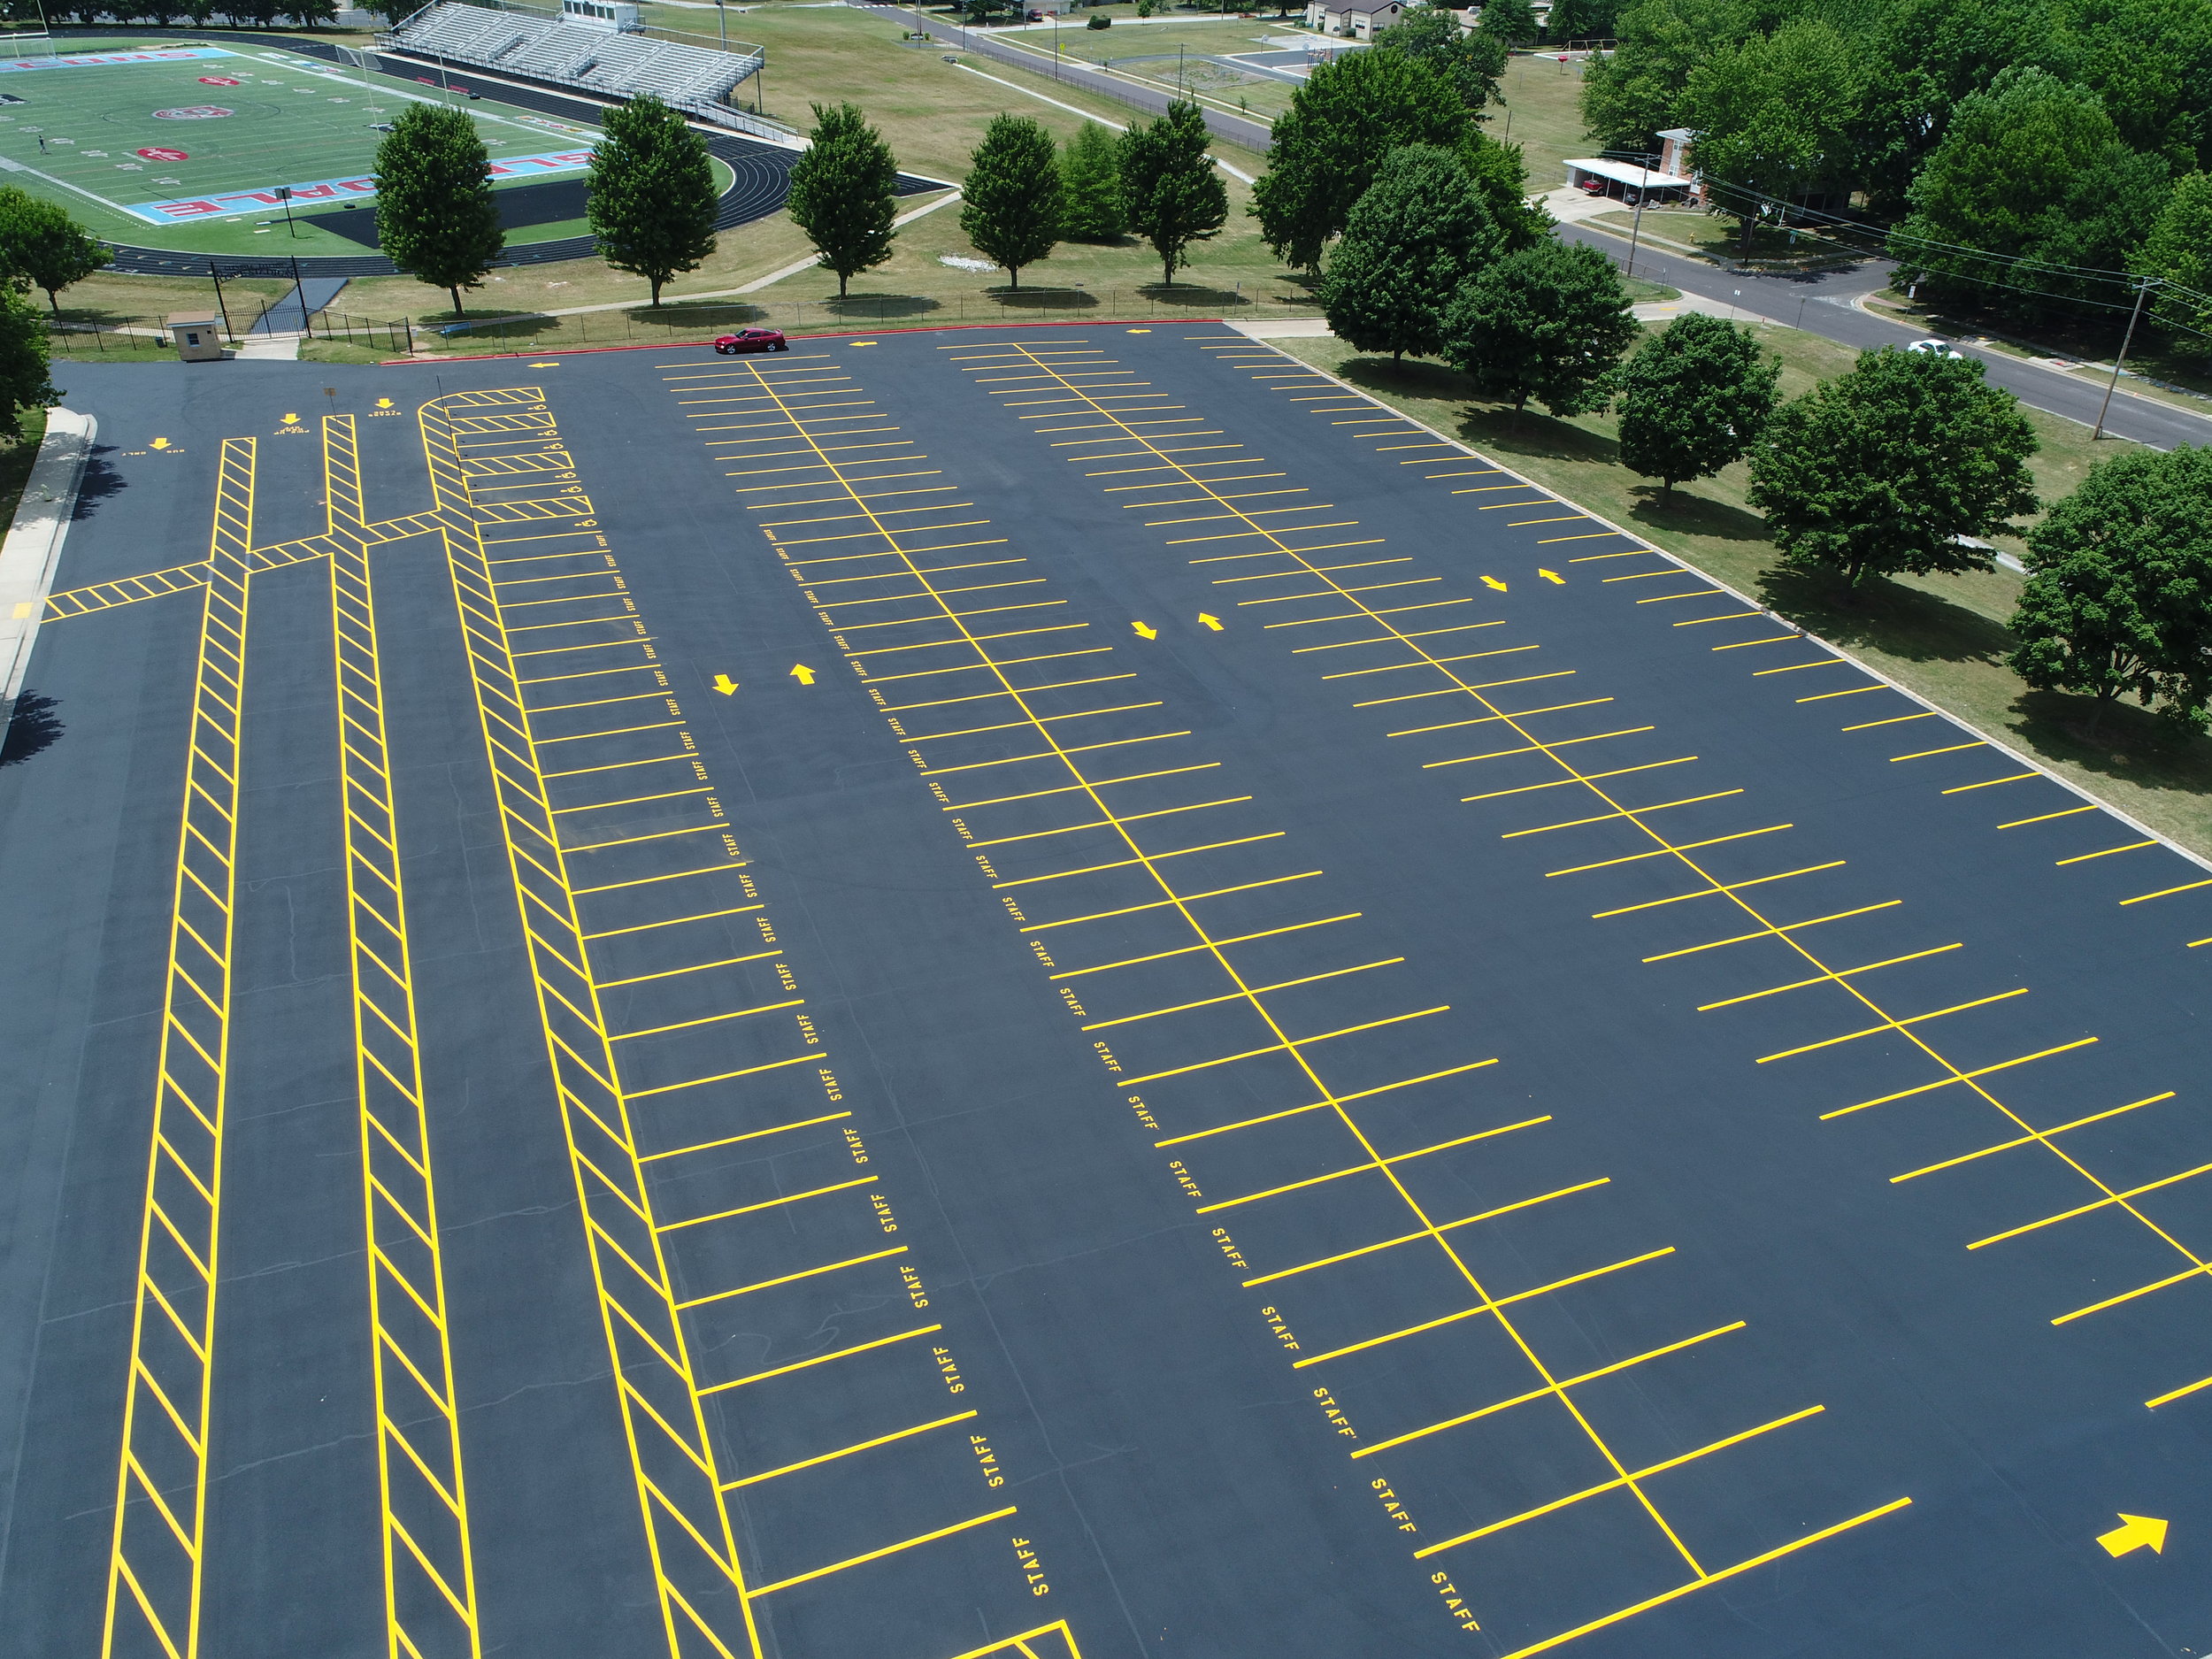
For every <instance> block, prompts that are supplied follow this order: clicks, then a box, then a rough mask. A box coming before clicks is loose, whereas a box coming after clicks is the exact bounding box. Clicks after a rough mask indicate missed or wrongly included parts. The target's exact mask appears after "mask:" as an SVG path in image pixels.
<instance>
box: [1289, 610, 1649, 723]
mask: <svg viewBox="0 0 2212 1659" xmlns="http://www.w3.org/2000/svg"><path fill="white" fill-rule="evenodd" d="M1503 626H1505V620H1504V618H1495V619H1494V620H1492V621H1489V622H1460V623H1455V624H1454V625H1452V626H1450V627H1444V628H1412V629H1401V630H1400V631H1399V632H1397V633H1395V634H1370V635H1368V636H1367V637H1366V638H1364V639H1358V640H1333V641H1330V642H1329V643H1328V644H1326V645H1294V646H1292V647H1291V648H1290V654H1291V655H1292V656H1293V657H1304V656H1307V655H1309V654H1310V653H1311V652H1314V651H1344V650H1349V649H1351V648H1352V647H1354V646H1356V645H1395V644H1397V643H1398V642H1399V641H1401V640H1426V639H1433V638H1434V637H1435V636H1436V635H1438V634H1471V633H1473V632H1474V631H1475V630H1476V629H1477V628H1502V627H1503ZM1596 701H1597V702H1600V703H1610V702H1611V701H1612V699H1611V698H1610V697H1600V698H1598V699H1596Z"/></svg>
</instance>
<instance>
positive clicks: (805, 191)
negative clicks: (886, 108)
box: [785, 104, 899, 299]
mask: <svg viewBox="0 0 2212 1659" xmlns="http://www.w3.org/2000/svg"><path fill="white" fill-rule="evenodd" d="M813 108H814V130H813V132H812V133H810V134H808V143H807V148H806V153H805V154H803V155H802V156H801V157H799V158H798V160H797V161H795V162H794V163H792V165H791V197H790V200H789V201H788V202H787V203H786V204H785V207H786V211H788V212H789V213H790V215H791V222H792V223H793V224H795V225H796V226H797V227H799V228H800V229H801V230H803V231H804V232H805V233H806V236H807V240H808V241H809V242H812V243H813V244H814V250H815V252H817V253H818V254H819V255H821V257H822V263H823V264H824V265H827V266H828V267H829V268H830V269H831V270H833V271H834V272H836V273H837V297H838V298H839V299H843V298H844V297H845V291H846V288H847V285H848V284H849V283H850V281H851V280H852V279H853V278H854V277H856V276H858V275H859V274H860V273H862V272H863V271H872V270H874V269H875V268H876V267H877V266H878V265H881V264H882V263H883V262H884V261H885V260H887V259H888V258H889V257H891V234H892V233H891V220H892V219H893V217H894V210H893V207H892V192H893V191H895V190H896V189H897V188H898V182H899V164H898V163H897V162H896V161H895V160H894V159H893V158H892V155H891V147H890V146H889V145H888V144H887V143H885V142H883V136H882V134H879V133H878V132H877V131H876V129H875V128H874V127H871V126H869V125H868V118H867V117H866V116H865V115H864V114H862V113H861V111H860V106H859V105H858V104H835V105H833V106H830V107H827V108H825V107H824V106H823V105H821V104H815V105H814V106H813Z"/></svg>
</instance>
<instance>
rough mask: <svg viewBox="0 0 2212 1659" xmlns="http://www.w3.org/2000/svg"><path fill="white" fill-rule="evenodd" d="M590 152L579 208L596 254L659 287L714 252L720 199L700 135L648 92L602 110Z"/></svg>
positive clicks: (657, 290)
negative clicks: (588, 177) (582, 206)
mask: <svg viewBox="0 0 2212 1659" xmlns="http://www.w3.org/2000/svg"><path fill="white" fill-rule="evenodd" d="M601 133H602V136H601V138H600V140H599V144H598V147H597V148H596V149H595V150H593V151H592V156H591V180H590V195H589V196H588V198H587V201H586V211H588V213H589V215H590V218H591V234H592V235H593V236H594V237H595V238H596V239H597V241H598V243H599V253H600V257H603V259H605V260H606V262H607V263H608V264H609V265H612V266H613V267H614V268H615V269H616V270H618V271H627V272H628V273H630V274H631V275H633V276H641V277H643V278H644V279H645V280H647V281H648V282H649V283H651V284H652V287H653V304H654V305H655V306H656V307H657V306H658V305H659V304H660V303H661V288H662V286H663V285H664V283H666V282H667V280H668V279H669V278H670V277H672V276H674V275H675V274H676V273H678V272H680V271H696V270H697V269H698V268H699V266H700V265H701V264H702V263H703V261H704V260H705V259H706V257H707V256H708V255H709V254H711V253H712V252H713V251H714V216H715V213H716V211H718V209H719V207H720V205H721V201H720V198H719V197H718V196H717V194H716V192H715V188H714V167H713V164H712V162H711V161H710V159H709V157H708V156H707V145H706V141H705V140H704V139H703V138H702V137H700V135H699V134H696V133H695V132H693V131H692V130H691V128H690V127H688V126H687V125H686V124H685V122H684V118H683V117H682V116H680V115H679V114H677V113H676V111H673V110H672V109H670V108H669V107H668V106H667V105H666V104H663V103H662V102H661V101H660V100H659V99H658V98H657V97H654V96H652V95H651V94H649V93H648V94H645V95H643V96H640V97H635V98H633V99H631V100H630V101H629V102H628V103H627V104H619V105H618V106H617V107H615V108H614V109H611V110H609V111H607V114H606V119H605V120H604V121H603V123H602V126H601Z"/></svg>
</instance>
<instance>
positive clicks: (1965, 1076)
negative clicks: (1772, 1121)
mask: <svg viewBox="0 0 2212 1659" xmlns="http://www.w3.org/2000/svg"><path fill="white" fill-rule="evenodd" d="M2095 1041H2097V1040H2096V1039H2095V1038H2094V1037H2077V1038H2076V1039H2075V1040H2074V1041H2071V1042H2062V1043H2060V1044H2059V1045H2058V1046H2057V1047H2056V1048H2039V1049H2037V1050H2036V1051H2035V1053H2033V1054H2024V1055H2022V1056H2019V1057H2018V1058H2017V1059H2012V1060H2000V1061H1998V1062H1997V1064H1994V1065H1985V1066H1979V1067H1977V1068H1976V1069H1975V1070H1973V1071H1955V1072H1953V1073H1952V1075H1951V1076H1949V1077H1945V1078H1938V1079H1936V1080H1935V1081H1934V1082H1932V1083H1923V1084H1922V1085H1921V1086H1920V1087H1918V1088H1907V1089H1900V1090H1898V1091H1897V1093H1896V1094H1884V1095H1882V1096H1881V1097H1880V1098H1878V1099H1876V1100H1863V1101H1861V1102H1859V1103H1858V1104H1857V1105H1855V1106H1845V1107H1841V1108H1839V1110H1835V1111H1832V1112H1823V1113H1821V1114H1820V1118H1821V1121H1822V1122H1823V1123H1825V1122H1827V1121H1828V1119H1830V1118H1847V1117H1849V1116H1850V1115H1851V1114H1852V1113H1853V1112H1863V1111H1865V1110H1867V1109H1868V1108H1869V1107H1873V1106H1886V1105H1888V1104H1889V1103H1890V1102H1893V1101H1901V1100H1910V1099H1912V1098H1913V1097H1914V1096H1916V1095H1919V1094H1931V1093H1932V1092H1933V1091H1935V1090H1937V1089H1939V1088H1948V1087H1951V1085H1952V1084H1954V1083H1970V1082H1972V1081H1973V1080H1974V1079H1977V1078H1984V1077H1988V1076H1990V1075H1991V1074H1992V1073H1993V1072H1997V1071H2010V1070H2012V1068H2013V1067H2015V1066H2018V1065H2026V1064H2028V1063H2029V1062H2030V1061H2033V1060H2047V1059H2049V1058H2050V1056H2053V1055H2055V1054H2067V1053H2070V1052H2071V1051H2072V1050H2074V1049H2076V1048H2088V1047H2089V1046H2090V1045H2091V1044H2092V1043H2093V1042H2095Z"/></svg>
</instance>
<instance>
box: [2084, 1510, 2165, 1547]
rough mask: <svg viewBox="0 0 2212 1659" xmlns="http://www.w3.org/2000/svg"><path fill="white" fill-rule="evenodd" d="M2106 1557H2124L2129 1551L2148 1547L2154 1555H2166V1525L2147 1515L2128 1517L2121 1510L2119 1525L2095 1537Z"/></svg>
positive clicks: (2128, 1515)
mask: <svg viewBox="0 0 2212 1659" xmlns="http://www.w3.org/2000/svg"><path fill="white" fill-rule="evenodd" d="M2097 1541H2098V1542H2099V1543H2100V1544H2102V1545H2103V1546H2104V1553H2105V1554H2106V1555H2126V1554H2127V1553H2128V1552H2129V1551H2130V1550H2131V1549H2141V1548H2143V1547H2144V1546H2145V1545H2148V1546H2149V1547H2150V1552H2151V1554H2152V1555H2164V1554H2165V1553H2166V1523H2165V1522H2163V1521H2161V1520H2157V1519H2154V1517H2150V1516H2147V1515H2130V1514H2128V1513H2127V1512H2126V1511H2124V1510H2123V1511H2121V1514H2120V1525H2117V1526H2116V1527H2114V1528H2113V1529H2112V1530H2111V1531H2110V1532H2101V1533H2099V1534H2098V1535H2097Z"/></svg>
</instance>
